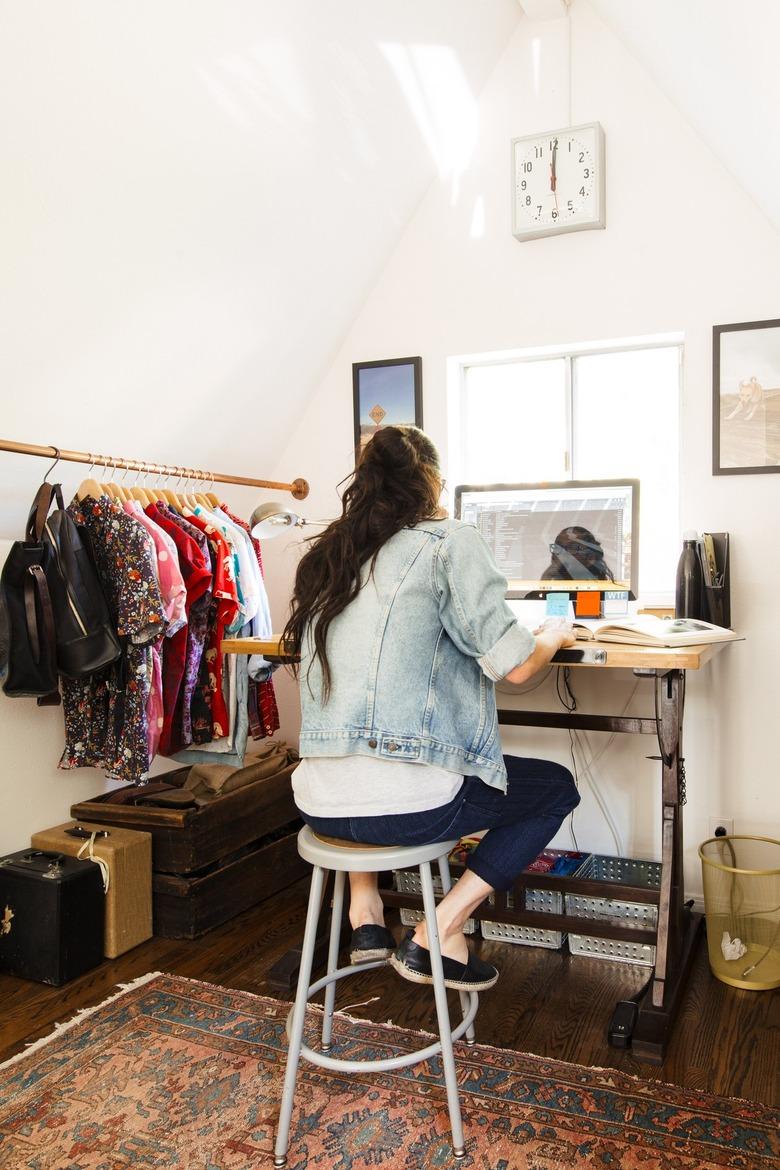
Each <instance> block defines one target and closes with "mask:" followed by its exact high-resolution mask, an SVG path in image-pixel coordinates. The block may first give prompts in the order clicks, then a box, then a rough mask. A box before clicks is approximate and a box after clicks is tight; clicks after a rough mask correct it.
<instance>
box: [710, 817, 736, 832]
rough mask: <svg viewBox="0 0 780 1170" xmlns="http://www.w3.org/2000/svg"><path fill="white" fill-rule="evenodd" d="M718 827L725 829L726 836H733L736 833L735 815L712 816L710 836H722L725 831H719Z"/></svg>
mask: <svg viewBox="0 0 780 1170" xmlns="http://www.w3.org/2000/svg"><path fill="white" fill-rule="evenodd" d="M718 829H725V830H726V833H725V836H727V837H732V836H733V835H734V819H733V817H710V836H711V837H722V836H724V834H723V833H719V832H718Z"/></svg>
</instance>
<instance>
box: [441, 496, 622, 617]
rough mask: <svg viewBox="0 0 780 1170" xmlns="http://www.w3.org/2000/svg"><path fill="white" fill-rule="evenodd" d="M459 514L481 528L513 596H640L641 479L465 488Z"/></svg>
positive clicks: (459, 498)
mask: <svg viewBox="0 0 780 1170" xmlns="http://www.w3.org/2000/svg"><path fill="white" fill-rule="evenodd" d="M455 515H456V517H458V518H459V519H460V520H465V521H466V522H467V523H469V524H473V525H475V527H476V528H478V529H479V531H480V532H481V533H482V535H483V537H484V538H485V540H486V541H487V543H488V545H489V547H490V549H491V551H492V553H493V556H494V557H495V561H496V564H497V565H498V567H499V569H500V570H501V572H502V573H503V574H504V576H505V577H506V579H507V582H508V589H507V597H510V598H528V597H540V596H541V597H544V596H545V594H546V593H549V592H561V593H563V592H566V591H568V592H570V593H577V592H584V591H586V590H597V591H599V592H601V593H606V592H612V591H613V590H614V591H628V593H629V596H630V597H631V598H633V599H635V598H636V595H637V587H638V574H639V559H638V546H639V480H638V479H615V480H608V479H605V480H600V481H596V480H594V481H590V480H571V479H570V480H566V481H565V482H564V483H531V484H529V483H522V484H505V483H499V484H461V485H460V486H458V487H457V488H456V489H455Z"/></svg>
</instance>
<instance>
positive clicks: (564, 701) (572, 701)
mask: <svg viewBox="0 0 780 1170" xmlns="http://www.w3.org/2000/svg"><path fill="white" fill-rule="evenodd" d="M569 674H570V669H569V667H568V666H559V667H558V670H557V672H556V675H555V691H556V694H557V695H558V699H559V701H560V704H561V706H562V707H565V708H566V710H567V711H576V710H577V698H576V695H575V694H574V691H573V690H572V687H571V684H570V682H569ZM561 683H563V691H561ZM566 730H567V731H568V733H569V754H570V755H571V767H572V772H573V773H574V784H575V787H576V789H577V791H578V792H579V789H580V777H579V772H578V771H577V757H576V756H575V754H574V739H573V735H572V729H571V728H570V727H567V729H566ZM569 832H570V833H571V839H572V843H573V844H574V848H575V849H576V850H577V852H578V853H579V851H580V847H579V843H578V841H577V834H576V832H575V830H574V809H572V810H571V812H570V813H569Z"/></svg>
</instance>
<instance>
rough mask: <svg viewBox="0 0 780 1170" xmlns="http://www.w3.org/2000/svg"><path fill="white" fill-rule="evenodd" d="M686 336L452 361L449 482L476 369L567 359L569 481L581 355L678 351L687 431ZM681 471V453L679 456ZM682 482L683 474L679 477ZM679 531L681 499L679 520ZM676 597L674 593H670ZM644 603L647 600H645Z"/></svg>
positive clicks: (457, 463)
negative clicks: (469, 372)
mask: <svg viewBox="0 0 780 1170" xmlns="http://www.w3.org/2000/svg"><path fill="white" fill-rule="evenodd" d="M684 342H685V338H684V335H683V334H682V333H653V334H651V335H648V336H639V337H625V338H613V339H610V340H606V341H594V342H580V343H574V344H570V345H565V346H559V345H555V346H553V345H550V346H534V347H533V348H525V349H511V350H499V351H493V352H490V353H470V354H458V355H457V356H453V357H450V358H448V359H447V480H448V482H449V483H450V484H451V485H452V488H453V489H454V488H455V486H456V484H459V483H463V482H464V480H463V467H464V450H463V444H464V436H463V429H462V426H461V420H462V419H463V418H464V415H465V397H466V373H467V370H468V369H469V367H471V366H487V365H491V366H495V365H507V364H510V363H511V364H517V363H519V362H536V361H540V360H543V359H545V358H563V359H565V362H566V430H567V434H566V442H567V451H566V454H565V467H566V471H565V473H564V478H565V479H576V478H577V476H576V468H577V458H576V450H575V437H574V433H573V419H574V394H575V390H576V386H575V382H576V375H575V364H574V360H573V359H574V358H577V357H582V356H586V357H587V356H591V355H600V354H609V353H626V352H629V351H636V350H647V349H670V348H672V347H677V349H678V355H679V360H678V377H679V382H678V396H677V412H678V418H677V424H678V434H681V433H682V425H681V424H682V407H683V401H682V396H683V373H684V361H685V345H684ZM678 467H679V453H678ZM678 484H679V476H678ZM677 522H678V527H679V496H678V517H677ZM670 596H671V594H670ZM643 600H644V599H643ZM647 600H648V602H656V603H658V604H660V603H661V602H662V601H666V600H667V599H666V596H665V595H664V597H663V598H661V597H660V595H659V597H658V598H656V597H655V596H653V598H650V597H649V596H648V598H647Z"/></svg>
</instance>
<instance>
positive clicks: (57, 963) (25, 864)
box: [0, 849, 105, 987]
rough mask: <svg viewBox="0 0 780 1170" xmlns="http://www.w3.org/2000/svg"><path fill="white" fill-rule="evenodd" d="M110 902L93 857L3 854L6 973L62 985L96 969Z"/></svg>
mask: <svg viewBox="0 0 780 1170" xmlns="http://www.w3.org/2000/svg"><path fill="white" fill-rule="evenodd" d="M104 903H105V898H104V895H103V879H102V877H101V874H100V870H99V869H98V867H97V866H96V865H95V864H94V862H92V861H77V860H76V859H75V858H72V857H65V856H64V855H63V854H62V853H49V852H42V851H41V850H39V849H23V850H21V852H19V853H11V854H9V856H7V857H2V858H0V971H4V972H6V973H7V974H9V975H18V976H19V977H20V978H21V979H34V980H36V981H37V982H39V983H52V984H54V986H55V987H58V986H59V985H60V984H62V983H67V982H68V981H69V980H70V979H75V978H76V976H77V975H82V974H83V973H84V972H85V971H89V970H90V968H92V967H96V966H97V965H98V963H99V962H100V961H101V960H102V958H103V916H104V914H103V912H104Z"/></svg>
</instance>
